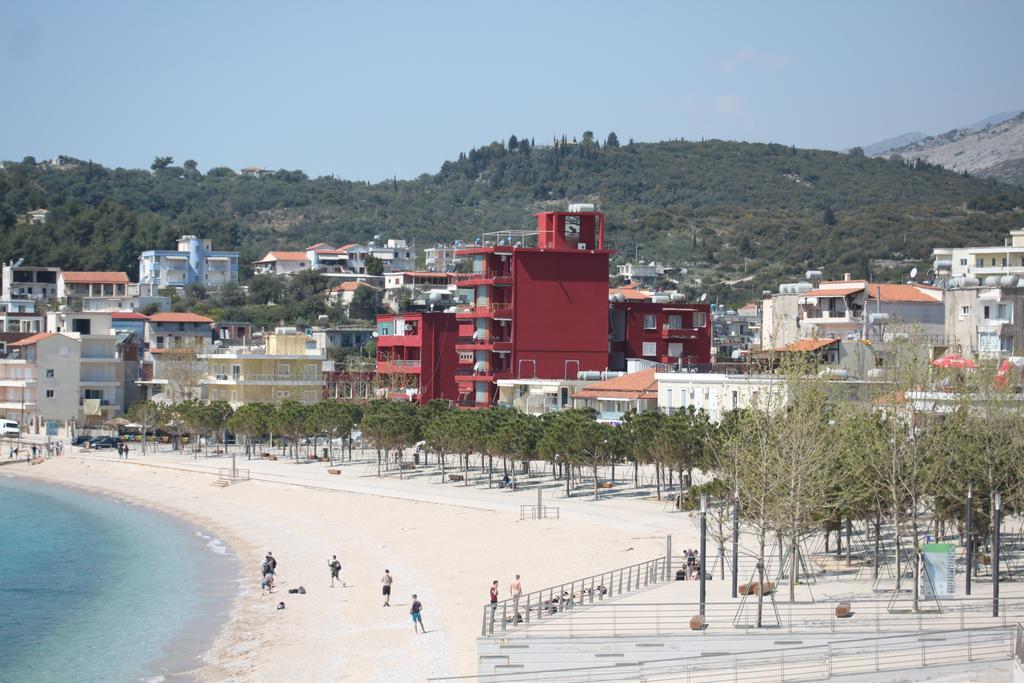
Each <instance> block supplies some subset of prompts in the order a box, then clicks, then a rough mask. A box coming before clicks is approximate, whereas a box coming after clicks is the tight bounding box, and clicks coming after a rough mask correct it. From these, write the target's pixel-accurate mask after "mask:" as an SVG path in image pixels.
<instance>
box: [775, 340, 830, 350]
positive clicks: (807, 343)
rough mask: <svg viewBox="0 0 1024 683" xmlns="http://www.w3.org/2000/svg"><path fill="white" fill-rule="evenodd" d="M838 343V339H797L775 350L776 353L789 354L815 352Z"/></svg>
mask: <svg viewBox="0 0 1024 683" xmlns="http://www.w3.org/2000/svg"><path fill="white" fill-rule="evenodd" d="M838 341H839V340H838V339H797V340H796V341H795V342H793V343H792V344H789V345H788V346H786V347H785V348H782V349H776V351H789V352H791V353H804V352H807V351H817V350H818V349H823V348H825V347H826V346H828V345H830V344H835V343H837V342H838Z"/></svg>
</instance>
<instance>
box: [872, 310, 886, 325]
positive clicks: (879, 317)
mask: <svg viewBox="0 0 1024 683" xmlns="http://www.w3.org/2000/svg"><path fill="white" fill-rule="evenodd" d="M888 319H889V314H888V313H871V314H869V315H868V322H869V323H871V324H872V325H877V324H878V323H884V322H885V321H887V320H888Z"/></svg>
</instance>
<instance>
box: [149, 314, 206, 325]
mask: <svg viewBox="0 0 1024 683" xmlns="http://www.w3.org/2000/svg"><path fill="white" fill-rule="evenodd" d="M149 321H150V322H152V323H212V322H213V319H212V318H207V317H206V316H205V315H199V314H198V313H174V312H169V313H154V314H153V315H151V316H149Z"/></svg>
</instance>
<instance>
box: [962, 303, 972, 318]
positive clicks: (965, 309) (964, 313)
mask: <svg viewBox="0 0 1024 683" xmlns="http://www.w3.org/2000/svg"><path fill="white" fill-rule="evenodd" d="M970 314H971V307H970V306H961V307H960V319H961V320H963V319H964V318H966V317H967V316H969V315H970Z"/></svg>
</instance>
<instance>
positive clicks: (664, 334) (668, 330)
mask: <svg viewBox="0 0 1024 683" xmlns="http://www.w3.org/2000/svg"><path fill="white" fill-rule="evenodd" d="M700 332H701V331H700V330H696V329H693V328H684V327H669V326H668V325H662V326H661V338H662V339H664V340H671V339H696V338H697V337H698V336H699V335H700Z"/></svg>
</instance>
